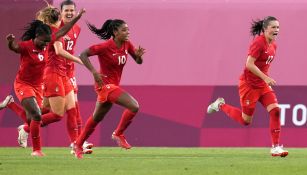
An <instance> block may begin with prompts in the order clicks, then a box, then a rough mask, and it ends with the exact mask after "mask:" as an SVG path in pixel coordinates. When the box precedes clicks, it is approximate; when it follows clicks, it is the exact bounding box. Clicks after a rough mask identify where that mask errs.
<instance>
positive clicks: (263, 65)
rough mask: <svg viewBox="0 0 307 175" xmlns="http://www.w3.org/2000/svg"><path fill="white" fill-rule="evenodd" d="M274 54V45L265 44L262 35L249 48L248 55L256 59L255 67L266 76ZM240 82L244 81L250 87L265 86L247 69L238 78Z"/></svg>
mask: <svg viewBox="0 0 307 175" xmlns="http://www.w3.org/2000/svg"><path fill="white" fill-rule="evenodd" d="M275 53H276V44H275V42H274V41H273V42H272V43H270V44H269V43H267V41H266V39H265V37H264V35H260V36H257V37H256V38H255V39H254V41H253V42H252V44H251V45H250V47H249V52H248V55H249V56H252V57H253V58H256V61H255V65H256V66H257V67H258V68H259V70H260V71H261V72H263V73H264V74H265V75H268V73H269V68H270V64H271V62H272V61H273V60H274V57H275ZM240 79H241V80H244V81H246V82H247V83H248V84H249V85H250V86H252V87H255V88H261V87H265V86H267V84H266V83H265V82H264V81H263V80H262V79H261V78H260V77H258V76H256V75H255V74H253V73H252V72H251V71H249V70H248V69H247V68H245V69H244V72H243V74H242V75H241V77H240Z"/></svg>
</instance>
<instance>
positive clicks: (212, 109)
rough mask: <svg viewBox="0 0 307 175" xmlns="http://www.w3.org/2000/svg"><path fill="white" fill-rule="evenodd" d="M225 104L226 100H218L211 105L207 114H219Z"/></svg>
mask: <svg viewBox="0 0 307 175" xmlns="http://www.w3.org/2000/svg"><path fill="white" fill-rule="evenodd" d="M222 104H225V100H224V98H218V99H216V100H215V101H214V102H213V103H211V104H210V105H209V106H208V108H207V113H208V114H211V113H214V112H218V111H219V110H220V105H222Z"/></svg>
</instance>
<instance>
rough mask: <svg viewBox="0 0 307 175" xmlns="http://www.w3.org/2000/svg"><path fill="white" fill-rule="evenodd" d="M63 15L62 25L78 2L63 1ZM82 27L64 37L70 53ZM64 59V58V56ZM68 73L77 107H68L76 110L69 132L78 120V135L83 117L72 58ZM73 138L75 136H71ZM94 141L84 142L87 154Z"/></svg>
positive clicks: (70, 16)
mask: <svg viewBox="0 0 307 175" xmlns="http://www.w3.org/2000/svg"><path fill="white" fill-rule="evenodd" d="M60 6H61V16H62V23H63V24H62V25H64V24H67V23H69V22H70V21H71V20H72V19H73V18H74V17H75V16H76V4H75V2H74V1H72V0H65V1H63V2H62V3H61V5H60ZM80 30H81V29H80V27H79V26H78V25H77V24H75V25H74V26H73V27H72V28H71V29H70V31H69V32H68V33H67V34H66V35H65V36H64V37H63V48H64V49H65V50H66V51H67V52H68V53H70V54H71V55H74V48H75V46H76V43H77V39H78V37H79V34H80ZM63 59H64V58H63ZM66 75H67V77H68V79H69V81H70V83H71V85H72V87H73V90H74V100H75V109H73V106H72V108H71V109H67V113H68V112H70V111H73V112H75V114H74V115H67V130H68V133H70V134H71V133H72V132H75V129H76V128H74V126H75V125H74V124H72V123H74V122H77V129H78V133H77V134H78V135H80V134H81V130H82V118H81V114H80V107H79V104H78V99H77V93H78V86H77V82H76V77H75V65H74V62H73V61H71V60H66ZM70 138H73V137H70ZM74 141H75V140H72V139H71V143H72V144H71V147H73V142H74ZM92 147H93V144H92V143H88V142H86V141H85V142H84V144H83V152H84V153H86V154H91V153H92Z"/></svg>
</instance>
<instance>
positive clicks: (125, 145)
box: [112, 132, 132, 149]
mask: <svg viewBox="0 0 307 175" xmlns="http://www.w3.org/2000/svg"><path fill="white" fill-rule="evenodd" d="M112 139H113V140H115V141H116V142H117V144H118V146H120V147H122V148H125V149H130V148H131V147H132V146H131V145H130V144H129V143H128V142H127V140H126V138H125V136H124V135H123V134H121V135H116V133H115V132H113V134H112Z"/></svg>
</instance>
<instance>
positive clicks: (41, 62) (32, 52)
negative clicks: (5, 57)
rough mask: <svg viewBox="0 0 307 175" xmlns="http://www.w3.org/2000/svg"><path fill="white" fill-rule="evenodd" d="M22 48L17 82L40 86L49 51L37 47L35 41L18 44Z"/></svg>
mask: <svg viewBox="0 0 307 175" xmlns="http://www.w3.org/2000/svg"><path fill="white" fill-rule="evenodd" d="M18 45H19V48H20V60H21V63H20V66H19V70H18V74H17V77H16V81H17V82H21V83H27V84H29V85H33V86H38V85H41V84H42V83H43V73H44V69H45V65H46V58H47V49H46V48H44V49H43V50H40V49H38V48H36V47H35V45H34V43H33V40H28V41H22V42H19V43H18Z"/></svg>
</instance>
